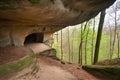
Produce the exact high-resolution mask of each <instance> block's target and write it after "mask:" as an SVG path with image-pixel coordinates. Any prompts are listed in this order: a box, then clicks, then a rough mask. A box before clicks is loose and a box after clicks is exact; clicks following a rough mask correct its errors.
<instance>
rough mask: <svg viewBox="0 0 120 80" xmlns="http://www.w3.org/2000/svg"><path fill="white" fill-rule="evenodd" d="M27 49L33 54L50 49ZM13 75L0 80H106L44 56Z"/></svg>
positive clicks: (45, 46)
mask: <svg viewBox="0 0 120 80" xmlns="http://www.w3.org/2000/svg"><path fill="white" fill-rule="evenodd" d="M27 47H29V48H31V49H32V50H33V51H34V52H35V53H40V52H42V51H44V50H47V49H50V47H49V46H47V45H45V44H41V43H40V44H30V45H27ZM13 74H14V75H11V76H9V75H8V76H9V79H8V78H6V79H5V78H4V79H2V80H107V79H98V78H96V77H94V76H92V75H91V74H89V73H87V72H86V71H84V70H83V69H82V68H81V67H79V66H78V65H75V64H61V62H60V61H58V60H55V59H52V58H50V57H46V56H39V57H37V58H36V60H35V62H34V63H33V64H32V65H31V66H30V67H28V68H26V69H24V70H22V71H20V72H18V73H13Z"/></svg>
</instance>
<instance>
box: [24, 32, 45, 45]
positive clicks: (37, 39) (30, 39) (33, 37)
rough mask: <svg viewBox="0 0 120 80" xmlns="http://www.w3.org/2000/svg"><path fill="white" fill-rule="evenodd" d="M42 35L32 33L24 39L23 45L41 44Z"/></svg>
mask: <svg viewBox="0 0 120 80" xmlns="http://www.w3.org/2000/svg"><path fill="white" fill-rule="evenodd" d="M43 40H44V33H42V32H41V33H32V34H29V35H28V36H26V37H25V41H24V45H26V44H31V43H43Z"/></svg>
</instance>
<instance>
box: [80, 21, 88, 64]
mask: <svg viewBox="0 0 120 80" xmlns="http://www.w3.org/2000/svg"><path fill="white" fill-rule="evenodd" d="M86 26H87V22H86V24H85V26H84V31H83V24H81V42H80V45H79V55H78V56H79V58H78V63H79V64H81V65H82V63H83V55H82V44H83V39H84V38H83V35H84V32H85V30H86Z"/></svg>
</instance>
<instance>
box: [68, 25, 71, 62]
mask: <svg viewBox="0 0 120 80" xmlns="http://www.w3.org/2000/svg"><path fill="white" fill-rule="evenodd" d="M69 37H70V36H69V27H68V49H69V50H68V54H69V62H70V58H71V57H70V56H71V55H70V54H71V52H70V38H69Z"/></svg>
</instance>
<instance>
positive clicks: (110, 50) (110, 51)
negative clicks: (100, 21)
mask: <svg viewBox="0 0 120 80" xmlns="http://www.w3.org/2000/svg"><path fill="white" fill-rule="evenodd" d="M109 31H110V49H109V53H110V59H112V29H111V27H110V25H109Z"/></svg>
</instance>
